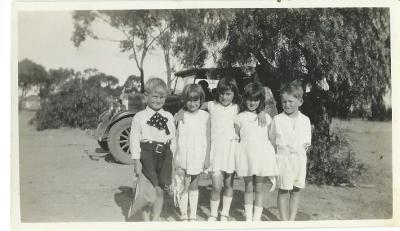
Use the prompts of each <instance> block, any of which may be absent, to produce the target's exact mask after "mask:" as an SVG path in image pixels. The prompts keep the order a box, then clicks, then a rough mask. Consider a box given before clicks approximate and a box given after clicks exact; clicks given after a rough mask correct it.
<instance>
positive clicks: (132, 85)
mask: <svg viewBox="0 0 400 231" xmlns="http://www.w3.org/2000/svg"><path fill="white" fill-rule="evenodd" d="M123 88H124V92H125V93H134V92H139V91H140V76H136V75H130V76H129V77H128V78H127V79H126V81H125V83H124V86H123Z"/></svg>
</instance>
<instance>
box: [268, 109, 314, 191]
mask: <svg viewBox="0 0 400 231" xmlns="http://www.w3.org/2000/svg"><path fill="white" fill-rule="evenodd" d="M270 140H271V142H272V144H274V145H275V147H276V160H277V164H278V168H279V177H278V181H277V183H278V187H279V188H280V189H284V190H292V189H293V187H297V188H304V187H305V181H306V167H307V155H306V149H305V146H306V145H309V144H311V124H310V119H309V118H308V117H307V116H305V115H303V114H302V113H301V112H299V114H298V115H297V116H296V117H289V116H288V115H286V114H285V113H284V112H282V113H280V114H279V115H277V116H275V117H274V119H273V120H272V123H271V128H270Z"/></svg>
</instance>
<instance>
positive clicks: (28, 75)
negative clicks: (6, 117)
mask: <svg viewBox="0 0 400 231" xmlns="http://www.w3.org/2000/svg"><path fill="white" fill-rule="evenodd" d="M46 79H47V72H46V69H44V67H43V66H42V65H39V64H36V63H34V62H33V61H31V60H29V59H24V60H22V61H20V62H18V87H19V88H20V89H21V100H20V102H19V106H20V107H21V105H22V102H23V101H24V100H25V98H26V94H27V93H28V91H29V90H31V89H32V88H33V87H40V86H41V85H42V84H43V83H45V81H46Z"/></svg>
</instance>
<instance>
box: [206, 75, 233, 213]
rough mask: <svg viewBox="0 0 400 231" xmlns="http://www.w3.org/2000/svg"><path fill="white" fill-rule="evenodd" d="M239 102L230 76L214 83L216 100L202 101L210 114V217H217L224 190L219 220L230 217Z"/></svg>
mask: <svg viewBox="0 0 400 231" xmlns="http://www.w3.org/2000/svg"><path fill="white" fill-rule="evenodd" d="M238 102H239V91H238V87H237V84H236V81H235V80H234V79H231V78H223V79H221V80H220V81H219V82H218V85H217V98H216V100H215V101H211V102H208V103H204V104H203V106H202V108H204V109H206V110H208V111H209V113H210V117H211V150H210V170H211V172H212V190H211V200H210V217H209V218H208V220H209V221H215V220H216V219H217V216H218V207H219V203H220V198H221V190H222V187H223V188H224V192H223V197H222V211H221V214H220V215H221V218H220V220H221V221H228V220H229V210H230V207H231V202H232V197H233V180H234V177H233V175H234V174H233V173H234V171H235V148H236V145H237V136H236V134H235V127H234V120H235V118H236V116H237V114H238V112H239V106H238V104H237V103H238Z"/></svg>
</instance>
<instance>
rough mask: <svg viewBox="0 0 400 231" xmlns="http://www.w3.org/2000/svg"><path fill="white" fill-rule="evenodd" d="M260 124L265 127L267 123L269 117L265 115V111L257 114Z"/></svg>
mask: <svg viewBox="0 0 400 231" xmlns="http://www.w3.org/2000/svg"><path fill="white" fill-rule="evenodd" d="M256 120H258V126H261V127H265V126H266V125H267V118H266V117H265V111H261V112H260V113H258V114H257V118H256Z"/></svg>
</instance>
